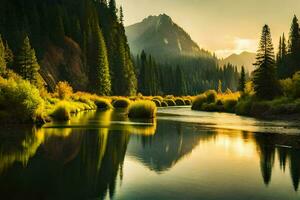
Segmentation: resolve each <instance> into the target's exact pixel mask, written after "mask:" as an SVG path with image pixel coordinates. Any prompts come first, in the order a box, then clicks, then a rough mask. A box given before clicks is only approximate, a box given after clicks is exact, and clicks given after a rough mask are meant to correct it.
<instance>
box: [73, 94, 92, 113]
mask: <svg viewBox="0 0 300 200" xmlns="http://www.w3.org/2000/svg"><path fill="white" fill-rule="evenodd" d="M77 101H79V102H81V103H84V104H86V109H85V110H95V109H96V105H95V103H94V102H93V101H91V100H90V99H89V98H87V97H85V96H81V97H79V99H78V100H77Z"/></svg>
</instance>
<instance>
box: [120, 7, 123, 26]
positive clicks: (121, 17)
mask: <svg viewBox="0 0 300 200" xmlns="http://www.w3.org/2000/svg"><path fill="white" fill-rule="evenodd" d="M119 21H120V23H121V24H124V14H123V8H122V6H120V19H119Z"/></svg>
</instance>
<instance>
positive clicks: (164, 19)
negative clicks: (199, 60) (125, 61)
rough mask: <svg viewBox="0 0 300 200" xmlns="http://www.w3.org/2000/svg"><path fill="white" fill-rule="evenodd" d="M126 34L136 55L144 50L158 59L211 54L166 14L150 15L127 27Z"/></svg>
mask: <svg viewBox="0 0 300 200" xmlns="http://www.w3.org/2000/svg"><path fill="white" fill-rule="evenodd" d="M126 35H127V37H128V41H129V45H130V48H131V52H132V53H133V54H134V55H136V54H140V53H141V51H142V50H145V51H146V52H147V53H150V54H152V55H154V56H155V57H156V58H157V59H159V58H166V57H178V56H201V55H206V56H207V55H209V53H208V52H207V51H204V50H202V49H200V48H199V46H198V45H197V43H196V42H194V41H193V40H192V38H191V37H190V35H189V34H188V33H186V32H185V31H184V30H183V29H182V28H181V27H180V26H178V25H177V24H176V23H174V22H173V20H172V19H171V17H169V16H168V15H166V14H161V15H159V16H149V17H147V18H145V19H144V20H143V21H142V22H139V23H136V24H133V25H131V26H128V27H126Z"/></svg>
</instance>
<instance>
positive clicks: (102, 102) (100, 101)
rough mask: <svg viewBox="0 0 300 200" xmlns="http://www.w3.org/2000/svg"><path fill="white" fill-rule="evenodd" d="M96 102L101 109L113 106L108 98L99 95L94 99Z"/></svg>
mask: <svg viewBox="0 0 300 200" xmlns="http://www.w3.org/2000/svg"><path fill="white" fill-rule="evenodd" d="M94 103H95V104H96V106H97V108H98V109H100V110H109V109H111V108H112V105H111V103H110V102H109V100H108V99H104V98H100V97H99V98H96V99H95V100H94Z"/></svg>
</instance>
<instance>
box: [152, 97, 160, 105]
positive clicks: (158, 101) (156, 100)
mask: <svg viewBox="0 0 300 200" xmlns="http://www.w3.org/2000/svg"><path fill="white" fill-rule="evenodd" d="M152 101H153V102H154V103H155V105H156V106H157V107H161V102H160V100H158V99H152Z"/></svg>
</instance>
